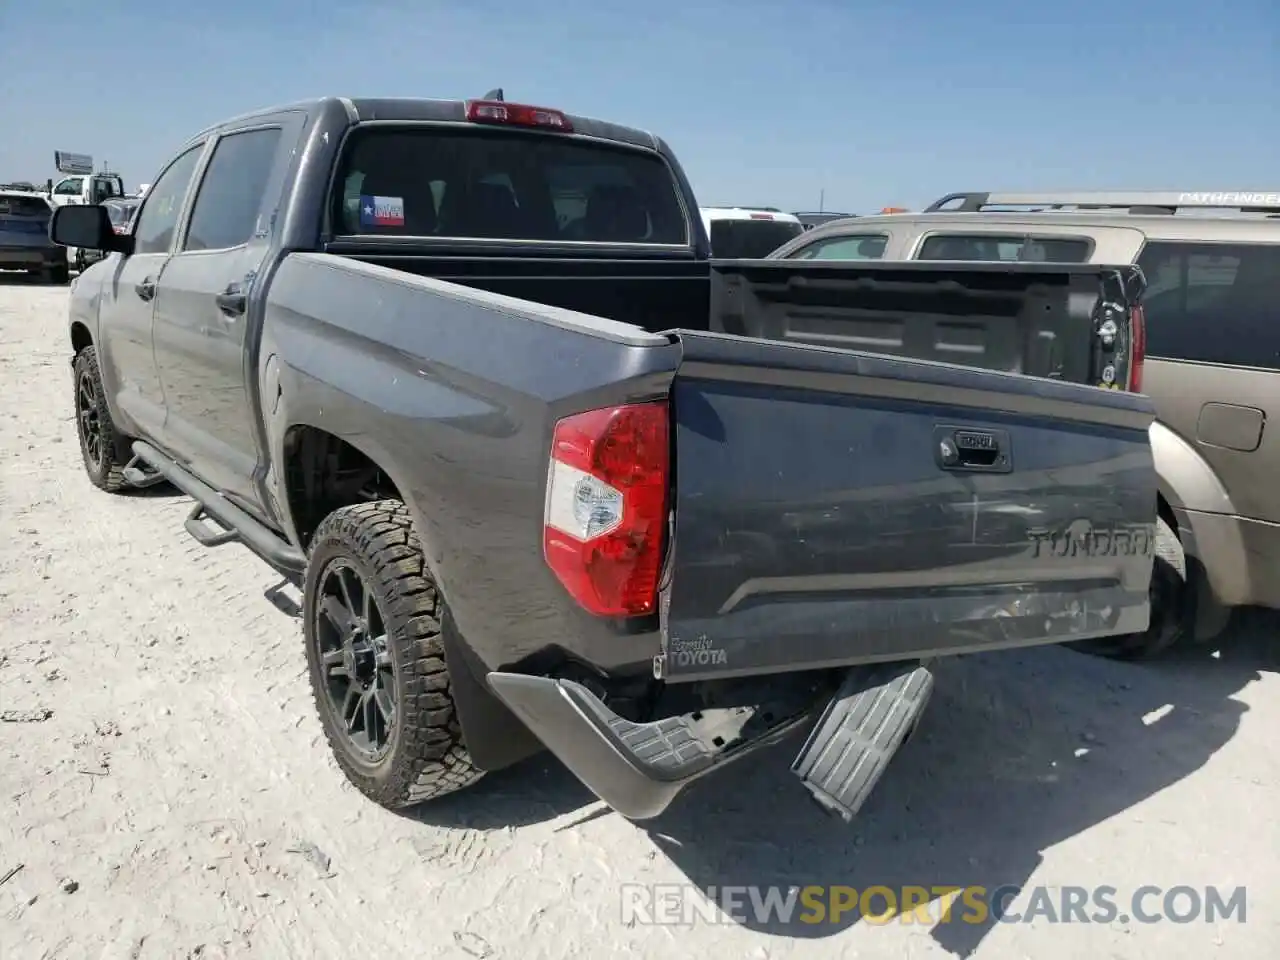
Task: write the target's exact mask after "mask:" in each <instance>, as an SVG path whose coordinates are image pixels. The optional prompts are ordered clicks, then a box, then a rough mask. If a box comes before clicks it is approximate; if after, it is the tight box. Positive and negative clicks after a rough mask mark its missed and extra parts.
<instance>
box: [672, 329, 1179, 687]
mask: <svg viewBox="0 0 1280 960" xmlns="http://www.w3.org/2000/svg"><path fill="white" fill-rule="evenodd" d="M676 335H677V336H678V337H679V338H680V340H681V343H682V347H683V360H682V363H681V367H680V370H679V372H678V374H677V376H676V380H675V383H674V385H673V388H672V394H671V397H672V405H673V416H674V420H675V442H674V451H675V476H676V479H675V503H674V517H675V519H674V526H673V538H672V552H671V559H670V563H669V566H668V575H667V577H666V578H665V581H664V587H663V593H662V598H661V606H660V609H661V613H662V626H663V651H662V654H661V655H660V656H659V657H658V658H657V660H656V661H655V673H657V675H659V676H661V677H663V678H665V679H668V680H672V681H681V680H697V679H705V678H712V677H730V676H735V675H745V674H753V673H760V672H762V671H768V670H777V671H787V670H802V669H815V668H825V667H834V666H840V665H847V664H855V663H870V662H876V661H887V660H900V659H908V658H917V657H929V656H934V655H940V654H953V653H961V652H967V651H974V650H981V649H994V648H999V647H1009V646H1020V645H1030V644H1039V643H1051V642H1060V641H1068V640H1080V639H1085V638H1088V637H1097V636H1105V635H1111V634H1120V633H1130V632H1139V631H1142V630H1144V629H1145V628H1146V626H1147V621H1148V617H1149V605H1148V592H1147V591H1148V586H1149V583H1150V577H1151V568H1152V557H1153V550H1154V536H1155V531H1154V523H1155V516H1156V477H1155V472H1154V467H1153V463H1152V455H1151V448H1150V444H1149V441H1148V436H1147V428H1148V426H1149V424H1150V423H1151V421H1152V419H1153V409H1152V406H1151V402H1150V400H1149V399H1148V398H1146V397H1145V396H1142V395H1139V394H1131V393H1126V392H1122V391H1116V390H1100V389H1097V388H1095V387H1090V386H1084V385H1078V384H1072V383H1066V382H1061V381H1053V380H1048V379H1042V378H1037V377H1026V376H1019V375H1013V374H1007V373H1000V372H995V371H987V370H979V369H973V368H965V367H958V366H953V365H949V364H940V363H933V362H928V361H915V360H906V359H900V358H896V357H886V356H875V355H870V354H861V353H853V352H850V351H845V350H835V349H824V348H820V347H814V346H809V345H797V344H787V343H776V342H767V341H760V340H753V339H748V338H743V337H737V336H732V335H726V334H716V333H697V332H688V331H679V332H678V333H677V334H676Z"/></svg>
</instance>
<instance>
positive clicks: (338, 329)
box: [261, 254, 680, 673]
mask: <svg viewBox="0 0 1280 960" xmlns="http://www.w3.org/2000/svg"><path fill="white" fill-rule="evenodd" d="M679 354H680V348H679V346H678V345H676V344H672V343H671V342H670V340H669V339H668V338H665V337H661V336H655V335H653V334H646V333H644V332H643V331H640V330H637V329H636V328H633V327H629V326H625V325H622V324H615V323H612V322H610V321H607V320H601V319H599V318H594V317H587V316H585V315H582V314H576V313H571V312H570V311H564V310H558V309H556V308H553V307H543V306H540V305H537V304H533V303H530V302H528V301H522V300H515V299H512V298H509V297H503V296H500V295H497V294H491V293H487V292H483V291H478V290H472V289H470V288H465V287H460V286H457V285H454V284H449V283H445V282H442V281H438V280H432V279H427V278H422V277H417V276H413V275H410V274H406V273H403V272H400V271H396V270H390V269H386V268H383V267H378V266H374V265H370V264H365V263H361V262H358V261H354V260H349V259H345V258H341V257H335V256H330V255H326V254H293V255H290V256H289V257H287V258H286V259H285V261H284V262H283V263H282V264H281V266H280V268H279V270H278V272H277V273H276V274H275V276H274V277H273V279H272V282H271V285H270V289H269V292H268V295H267V302H266V315H265V323H264V328H263V346H262V352H261V356H262V379H263V398H264V415H265V419H266V423H267V430H268V434H269V437H270V440H269V442H270V446H271V456H272V460H273V462H274V463H276V464H280V463H283V462H284V461H283V443H284V437H285V434H286V432H287V431H288V430H289V429H290V428H291V427H295V426H311V427H315V428H318V429H320V430H323V431H326V432H327V433H330V434H332V435H334V436H336V437H340V438H341V439H343V440H345V441H346V442H348V443H350V444H351V445H352V446H354V447H356V448H357V449H359V450H361V451H362V452H363V453H364V454H365V455H366V456H368V457H369V458H370V459H372V460H373V461H374V462H375V463H377V464H379V465H380V466H381V467H382V468H383V469H384V471H385V472H386V473H387V474H388V475H389V476H390V478H391V479H392V481H393V482H394V483H395V484H396V487H397V488H398V489H399V491H400V492H401V494H402V495H403V496H404V498H405V500H406V501H407V503H408V505H409V507H410V509H411V511H412V512H413V515H414V517H415V519H416V521H417V525H418V530H419V533H420V536H421V538H422V541H423V546H424V549H425V552H426V558H427V563H428V566H429V567H430V568H431V571H432V573H433V574H434V575H435V576H436V578H437V581H438V583H439V586H440V589H441V592H442V594H443V595H444V597H445V599H446V601H447V603H448V605H449V609H450V613H451V614H452V616H453V618H454V620H455V622H456V623H457V625H458V628H459V631H460V633H461V634H462V635H463V636H464V637H465V638H466V641H467V644H468V645H469V646H470V647H471V648H472V650H473V651H474V652H475V653H476V654H477V655H478V656H479V658H480V660H482V661H483V663H484V664H485V666H486V667H487V668H488V669H490V670H492V669H498V668H499V667H503V666H508V665H511V664H515V663H518V662H520V661H521V660H522V659H524V658H526V657H528V656H530V655H532V654H535V653H540V652H544V651H546V650H547V649H548V648H555V647H557V646H559V647H562V648H563V649H565V650H568V651H571V652H572V653H573V654H574V655H576V656H577V657H578V658H580V659H583V660H587V661H589V662H590V663H592V664H594V665H595V666H596V667H598V668H600V669H602V670H606V671H609V672H611V673H628V672H631V671H648V670H650V669H651V666H650V664H651V661H652V658H653V657H654V656H655V655H656V654H657V653H658V650H659V640H658V636H657V633H656V629H657V624H656V621H654V622H645V623H641V624H639V625H626V626H618V625H616V624H614V623H612V622H610V621H602V620H599V619H597V618H595V617H591V616H589V615H587V614H586V613H585V612H583V611H582V610H580V609H579V608H578V607H577V606H576V605H575V604H574V603H573V602H572V600H571V599H570V598H569V596H568V594H567V593H566V592H565V591H564V589H563V588H562V587H561V585H560V584H559V582H558V581H557V580H556V579H555V578H554V576H553V575H552V573H551V572H550V570H549V569H548V567H547V565H546V563H545V562H544V560H543V555H542V515H543V504H544V498H545V489H546V479H547V463H548V460H547V458H548V454H549V451H550V444H551V434H552V429H553V426H554V423H555V421H556V420H557V419H559V418H560V417H562V416H564V415H566V414H568V413H572V412H577V411H580V410H583V409H588V408H591V407H596V406H605V405H609V404H614V403H624V402H629V401H633V400H645V399H652V398H654V397H657V396H662V395H665V393H666V392H667V390H668V389H669V387H670V384H671V380H672V377H673V375H674V372H675V370H676V367H677V365H678V362H679ZM277 397H278V399H276V398H277ZM273 493H274V497H275V499H276V500H277V501H278V506H279V509H280V512H281V515H282V516H283V517H285V521H286V527H287V529H288V530H289V531H290V534H291V536H292V538H293V540H294V542H295V543H296V542H297V540H298V536H297V531H296V529H295V525H294V523H293V519H292V517H291V516H290V515H289V509H288V502H287V497H286V496H285V494H284V491H283V488H282V478H281V477H279V476H276V478H275V481H274V485H273Z"/></svg>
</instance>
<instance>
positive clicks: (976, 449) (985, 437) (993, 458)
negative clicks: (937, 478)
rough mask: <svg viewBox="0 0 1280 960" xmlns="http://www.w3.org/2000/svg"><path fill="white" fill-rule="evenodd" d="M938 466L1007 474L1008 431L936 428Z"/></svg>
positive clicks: (1009, 467)
mask: <svg viewBox="0 0 1280 960" xmlns="http://www.w3.org/2000/svg"><path fill="white" fill-rule="evenodd" d="M933 443H934V450H935V451H936V454H937V460H938V466H940V467H942V469H943V470H958V471H963V472H968V473H1009V472H1010V471H1012V470H1013V451H1012V449H1011V445H1010V442H1009V431H1007V430H991V429H988V428H985V427H953V426H939V427H937V428H936V429H935V430H934V432H933Z"/></svg>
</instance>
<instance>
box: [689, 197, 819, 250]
mask: <svg viewBox="0 0 1280 960" xmlns="http://www.w3.org/2000/svg"><path fill="white" fill-rule="evenodd" d="M698 212H699V213H700V214H702V225H703V226H704V227H705V228H706V231H707V236H708V237H709V238H710V240H711V255H712V256H713V257H719V258H724V259H727V260H754V259H757V258H759V257H763V256H765V255H766V254H768V253H769V252H771V251H773V250H776V249H777V248H778V247H780V246H782V245H783V244H784V243H786V242H787V241H788V240H790V239H791V238H793V237H798V236H800V234H802V233H803V232H804V227H803V226H802V225H801V224H800V221H799V220H798V219H797V218H796V217H795V216H794V215H792V214H790V213H783V212H782V211H781V210H777V209H775V208H773V207H703V208H702V209H701V210H699V211H698Z"/></svg>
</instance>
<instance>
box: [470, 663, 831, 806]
mask: <svg viewBox="0 0 1280 960" xmlns="http://www.w3.org/2000/svg"><path fill="white" fill-rule="evenodd" d="M488 681H489V685H490V687H491V688H492V689H493V691H494V693H495V694H496V695H497V696H498V698H499V699H500V700H502V702H503V703H505V704H506V705H507V706H508V707H509V708H510V709H511V711H512V712H513V713H514V714H515V715H516V716H517V717H519V718H520V719H521V721H523V722H524V723H525V725H526V726H528V728H529V729H530V730H531V731H532V732H533V733H534V734H535V735H536V736H537V737H538V739H540V740H541V741H542V743H543V744H544V745H545V746H546V747H547V749H548V750H550V751H551V752H552V753H553V754H555V755H556V757H557V758H559V760H560V761H561V762H562V763H563V764H564V765H565V766H566V767H568V768H569V770H570V772H571V773H573V775H574V776H576V777H577V778H578V779H579V780H581V781H582V782H583V783H584V784H585V785H586V786H587V787H588V788H589V789H590V790H591V791H592V792H593V793H594V794H595V795H596V796H598V797H599V798H600V799H601V800H603V801H604V802H605V803H607V804H608V805H609V806H611V807H612V808H613V809H614V810H616V811H618V813H620V814H622V815H623V816H624V817H627V818H628V819H631V820H647V819H650V818H652V817H656V816H658V815H659V814H661V813H662V812H663V811H664V810H666V808H667V807H668V806H669V805H670V804H671V801H672V800H674V799H675V798H676V795H677V794H679V792H680V791H681V790H682V789H684V788H685V787H686V786H688V785H689V784H690V783H692V782H693V781H694V780H696V779H698V778H699V777H701V776H702V775H703V774H705V773H708V772H709V771H711V770H714V769H718V768H719V767H722V766H723V765H724V764H725V763H728V762H729V761H731V760H734V759H737V758H738V757H741V756H745V755H746V754H748V753H752V752H754V751H755V750H756V749H758V748H760V747H763V746H766V745H769V744H772V743H775V742H777V741H778V740H779V739H781V738H783V737H784V736H786V735H787V734H788V733H790V732H792V731H793V730H795V729H796V728H797V727H798V726H800V725H801V724H803V723H804V722H805V720H806V719H808V718H809V717H811V716H812V714H813V708H814V704H813V701H812V699H811V698H806V699H804V700H801V701H795V702H792V703H791V704H788V705H787V706H789V707H790V709H787V707H786V706H783V707H778V708H774V709H770V710H763V709H762V710H755V711H753V710H752V709H750V708H743V709H740V710H733V711H707V714H711V713H716V714H732V715H733V716H732V717H728V718H727V722H726V721H725V720H722V722H721V724H720V725H719V727H716V726H714V725H713V724H712V723H708V722H707V721H708V718H707V717H705V716H704V715H703V714H701V713H694V714H682V715H679V716H674V717H666V718H663V719H661V720H655V721H652V722H650V723H635V722H633V721H631V720H627V719H626V718H624V717H620V716H618V715H617V714H615V713H614V712H613V711H612V710H610V709H609V708H608V707H607V706H606V705H605V704H604V703H602V702H601V701H600V699H599V698H598V697H596V696H595V694H593V693H592V692H591V691H590V690H588V689H587V688H586V687H584V686H582V685H581V684H578V683H574V682H573V681H571V680H558V679H555V678H550V677H535V676H528V675H525V674H517V673H490V674H489V675H488ZM784 711H785V712H784ZM734 720H736V721H737V722H736V723H735V722H733V721H734ZM726 725H727V726H736V727H737V728H738V732H737V733H732V734H730V733H729V732H728V731H727V730H724V727H725V726H726ZM708 728H709V729H708ZM717 730H720V731H722V732H723V733H726V734H728V735H727V736H722V735H720V734H719V733H717ZM717 741H719V742H717Z"/></svg>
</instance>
